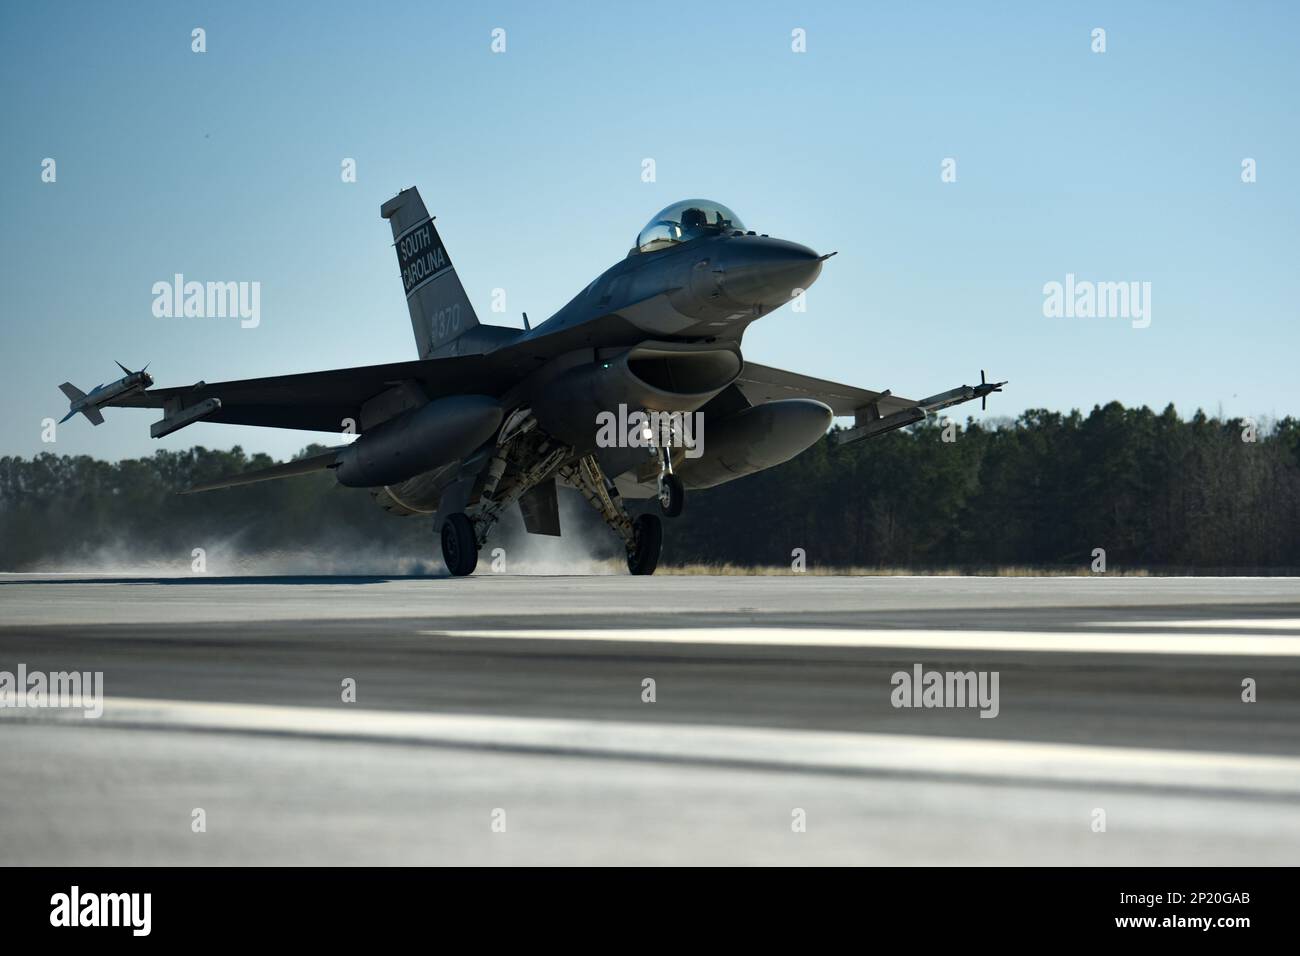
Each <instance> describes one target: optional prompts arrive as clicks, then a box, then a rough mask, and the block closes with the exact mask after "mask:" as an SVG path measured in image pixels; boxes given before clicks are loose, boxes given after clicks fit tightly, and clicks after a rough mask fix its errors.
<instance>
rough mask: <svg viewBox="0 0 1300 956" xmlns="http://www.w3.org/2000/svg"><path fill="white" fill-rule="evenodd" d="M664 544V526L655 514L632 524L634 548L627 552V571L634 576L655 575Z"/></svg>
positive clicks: (640, 518) (639, 518) (647, 515)
mask: <svg viewBox="0 0 1300 956" xmlns="http://www.w3.org/2000/svg"><path fill="white" fill-rule="evenodd" d="M663 544H664V525H663V522H662V521H660V520H659V516H658V515H655V514H645V515H640V516H638V517H637V519H636V520H635V521H633V522H632V547H631V548H629V549H628V552H627V569H628V571H630V572H631V573H633V574H654V573H655V568H657V567H658V566H659V551H660V549H661V548H662V547H663Z"/></svg>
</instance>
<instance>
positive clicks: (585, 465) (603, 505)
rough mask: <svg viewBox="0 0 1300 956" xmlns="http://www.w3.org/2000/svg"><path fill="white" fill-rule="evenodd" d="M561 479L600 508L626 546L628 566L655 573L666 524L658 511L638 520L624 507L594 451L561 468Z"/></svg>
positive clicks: (606, 522) (633, 569)
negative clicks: (633, 518) (660, 518)
mask: <svg viewBox="0 0 1300 956" xmlns="http://www.w3.org/2000/svg"><path fill="white" fill-rule="evenodd" d="M558 474H559V477H560V479H561V480H562V481H563V482H564V483H565V484H567V485H569V486H570V487H572V488H577V489H578V491H579V492H581V493H582V496H583V497H584V498H586V499H587V502H588V504H590V505H591V506H592V507H593V508H595V509H596V510H597V511H598V512H600V516H601V517H602V518H604V519H605V524H607V525H609V528H610V530H611V531H613V532H614V533H615V534H617V535H618V536H619V537H620V538H622V539H623V542H624V544H625V545H626V546H627V569H628V571H630V572H632V573H633V574H654V573H655V568H656V567H658V566H659V551H660V549H661V548H662V547H663V543H664V526H663V523H662V522H661V521H660V520H659V516H658V515H654V514H645V515H640V516H638V517H637V519H636V520H635V521H633V520H632V518H631V517H630V516H629V515H628V513H627V509H626V508H625V507H623V499H622V498H621V497H620V496H619V493H618V488H617V487H615V485H614V483H613V482H612V481H610V480H609V479H608V478H606V477H605V473H604V472H603V471H601V468H600V463H599V462H598V461H596V457H595V456H594V455H588V456H586V457H585V458H581V459H579V460H578V461H576V462H574V463H573V464H572V465H565V466H563V467H561V468H560V470H559V472H558Z"/></svg>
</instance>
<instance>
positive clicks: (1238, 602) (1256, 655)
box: [0, 573, 1300, 865]
mask: <svg viewBox="0 0 1300 956" xmlns="http://www.w3.org/2000/svg"><path fill="white" fill-rule="evenodd" d="M20 664H22V665H25V668H26V670H27V672H28V673H32V672H43V673H51V672H58V671H73V670H75V671H82V672H87V671H89V672H94V671H102V672H103V689H104V695H105V701H104V711H103V715H102V716H101V717H99V718H98V719H87V718H86V717H85V716H84V715H83V713H82V711H81V710H78V709H71V708H64V709H59V708H30V707H16V706H13V704H14V701H8V702H7V703H8V706H3V707H0V862H3V863H7V864H64V865H83V864H110V863H133V864H153V863H184V864H219V865H220V864H239V863H247V864H260V863H289V864H298V863H313V864H349V863H379V864H385V863H395V864H444V863H449V864H577V863H596V864H640V863H647V864H671V863H686V864H728V863H737V864H904V865H908V864H954V865H964V864H1021V863H1026V864H1028V863H1042V864H1057V865H1091V864H1121V865H1122V864H1143V865H1145V864H1175V865H1201V864H1208V865H1218V864H1245V865H1251V864H1295V863H1297V862H1300V581H1297V580H1296V579H1287V578H1137V577H1131V578H1105V577H1101V576H1097V577H1090V578H1059V577H1042V578H957V577H868V578H861V577H859V578H850V577H823V576H807V577H802V576H789V577H700V576H681V577H673V576H656V577H654V578H650V579H632V578H629V577H621V576H594V577H563V576H549V577H543V576H536V577H530V576H525V577H519V576H505V575H493V574H491V573H486V574H481V575H477V576H475V577H473V578H469V579H462V580H451V579H438V578H383V577H330V578H288V577H279V578H210V577H203V576H193V577H176V578H150V577H135V578H127V577H96V576H88V575H0V672H4V671H7V672H11V673H17V669H18V667H19V665H20ZM918 666H919V668H920V671H921V672H922V673H924V672H929V671H938V672H941V673H944V672H963V673H964V672H972V671H973V672H976V673H981V672H983V673H985V674H986V676H987V675H991V674H992V673H993V672H996V673H997V675H998V684H997V687H998V693H997V698H996V708H995V709H996V717H981V716H980V712H981V708H980V707H978V706H964V707H941V708H927V707H909V708H898V707H895V706H893V702H892V701H891V695H892V694H893V692H894V689H895V688H894V684H893V675H895V674H897V673H900V672H903V673H907V674H909V675H911V674H914V673H916V668H917V667H918ZM0 676H2V675H0ZM346 678H351V679H353V680H354V681H355V686H356V702H355V703H345V702H343V701H342V699H341V685H342V682H343V681H344V680H345V679H346ZM1248 678H1249V679H1250V680H1252V681H1253V682H1254V684H1255V687H1256V694H1257V700H1256V701H1255V702H1253V703H1246V702H1243V701H1242V682H1243V680H1245V679H1248ZM646 679H652V680H653V681H654V691H655V699H654V701H653V702H646V701H645V700H643V687H644V684H643V682H644V681H645V680H646ZM972 703H973V702H972ZM983 709H984V710H985V712H989V710H990V708H988V707H984V708H983ZM196 808H201V809H202V810H203V811H204V815H205V820H206V832H201V833H195V832H193V830H192V825H191V824H192V819H193V814H194V810H195V809H196ZM1103 814H1104V825H1105V829H1104V831H1101V832H1098V829H1097V828H1098V826H1099V823H1100V821H1101V820H1102V819H1103ZM800 822H803V824H804V828H803V829H802V830H800V829H799V828H798V826H797V825H798V824H799V823H800Z"/></svg>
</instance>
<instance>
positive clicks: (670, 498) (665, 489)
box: [659, 471, 686, 518]
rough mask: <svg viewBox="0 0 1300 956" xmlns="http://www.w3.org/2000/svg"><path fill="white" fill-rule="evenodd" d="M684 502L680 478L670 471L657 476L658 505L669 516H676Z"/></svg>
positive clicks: (683, 489)
mask: <svg viewBox="0 0 1300 956" xmlns="http://www.w3.org/2000/svg"><path fill="white" fill-rule="evenodd" d="M685 504H686V489H685V488H684V487H682V480H681V479H680V478H678V477H677V476H676V475H674V474H673V473H672V472H671V471H670V472H668V473H666V474H662V475H660V476H659V507H660V509H661V510H662V511H663V513H664V514H665V515H667V516H668V517H669V518H676V517H677V516H678V515H679V514H681V513H682V508H683V507H684V506H685Z"/></svg>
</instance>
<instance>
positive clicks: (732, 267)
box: [722, 239, 822, 306]
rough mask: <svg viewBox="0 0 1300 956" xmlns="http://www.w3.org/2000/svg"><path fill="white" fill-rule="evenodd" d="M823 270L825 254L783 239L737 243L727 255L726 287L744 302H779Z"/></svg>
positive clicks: (724, 287)
mask: <svg viewBox="0 0 1300 956" xmlns="http://www.w3.org/2000/svg"><path fill="white" fill-rule="evenodd" d="M821 271H822V257H821V256H819V255H817V253H815V252H813V251H812V250H811V249H809V248H808V247H807V246H801V245H799V244H798V243H797V242H786V241H785V240H782V239H764V240H758V241H754V240H749V241H745V242H737V243H735V244H734V245H733V246H732V248H731V249H730V250H728V255H727V258H726V264H725V266H724V278H723V280H722V286H723V291H724V292H725V293H726V295H727V298H729V299H731V300H732V301H734V302H738V303H742V304H744V305H766V306H778V305H782V304H784V303H786V302H789V301H790V300H791V299H793V298H794V297H795V296H796V295H797V294H798V290H800V289H807V288H808V287H809V286H811V285H812V284H813V283H814V282H815V281H817V276H818V275H820V274H821Z"/></svg>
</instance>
